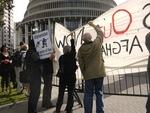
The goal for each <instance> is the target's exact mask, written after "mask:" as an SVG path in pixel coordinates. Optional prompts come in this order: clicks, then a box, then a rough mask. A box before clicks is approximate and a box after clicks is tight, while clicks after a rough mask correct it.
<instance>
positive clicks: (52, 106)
mask: <svg viewBox="0 0 150 113" xmlns="http://www.w3.org/2000/svg"><path fill="white" fill-rule="evenodd" d="M54 107H56V106H55V105H51V106H46V107H45V108H46V109H51V108H54Z"/></svg>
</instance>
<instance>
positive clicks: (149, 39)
mask: <svg viewBox="0 0 150 113" xmlns="http://www.w3.org/2000/svg"><path fill="white" fill-rule="evenodd" d="M145 45H146V47H147V49H148V51H149V53H150V32H149V33H148V34H147V35H146V37H145ZM147 73H148V78H149V87H150V56H149V58H148V64H147ZM146 113H150V91H149V94H148V98H147V102H146Z"/></svg>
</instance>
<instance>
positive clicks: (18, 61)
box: [12, 51, 25, 67]
mask: <svg viewBox="0 0 150 113" xmlns="http://www.w3.org/2000/svg"><path fill="white" fill-rule="evenodd" d="M24 53H25V52H20V51H17V52H15V54H14V55H13V58H12V64H13V66H15V67H21V65H22V55H23V54H24Z"/></svg>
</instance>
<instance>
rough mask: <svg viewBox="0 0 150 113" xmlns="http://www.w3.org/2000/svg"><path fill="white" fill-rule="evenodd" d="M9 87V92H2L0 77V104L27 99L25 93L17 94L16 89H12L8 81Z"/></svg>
mask: <svg viewBox="0 0 150 113" xmlns="http://www.w3.org/2000/svg"><path fill="white" fill-rule="evenodd" d="M9 89H10V92H2V87H1V77H0V106H1V105H5V104H10V103H13V102H18V101H21V100H24V99H27V97H26V96H25V94H17V92H16V89H13V86H12V83H10V88H9Z"/></svg>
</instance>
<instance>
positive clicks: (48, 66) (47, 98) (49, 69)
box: [42, 50, 55, 109]
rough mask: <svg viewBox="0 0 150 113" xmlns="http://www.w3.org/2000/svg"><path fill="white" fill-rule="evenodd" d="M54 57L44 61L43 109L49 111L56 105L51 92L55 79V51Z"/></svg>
mask: <svg viewBox="0 0 150 113" xmlns="http://www.w3.org/2000/svg"><path fill="white" fill-rule="evenodd" d="M52 55H53V56H54V57H53V58H51V59H49V58H46V59H43V60H42V61H43V64H42V65H43V74H42V77H43V81H44V88H43V99H42V107H45V108H47V109H49V108H53V107H55V105H53V104H52V102H51V92H52V78H53V59H54V58H55V50H53V53H52Z"/></svg>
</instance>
